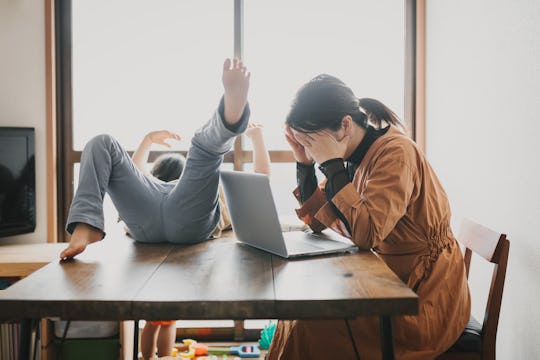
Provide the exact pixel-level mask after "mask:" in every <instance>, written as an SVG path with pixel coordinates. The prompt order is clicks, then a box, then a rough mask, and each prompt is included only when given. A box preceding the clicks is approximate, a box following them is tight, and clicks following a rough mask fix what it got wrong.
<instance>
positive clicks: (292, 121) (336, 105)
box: [286, 74, 405, 133]
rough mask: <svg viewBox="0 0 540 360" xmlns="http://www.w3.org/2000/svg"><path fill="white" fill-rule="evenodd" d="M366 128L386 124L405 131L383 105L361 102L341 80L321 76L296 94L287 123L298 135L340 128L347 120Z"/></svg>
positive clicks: (374, 101) (324, 75) (376, 101)
mask: <svg viewBox="0 0 540 360" xmlns="http://www.w3.org/2000/svg"><path fill="white" fill-rule="evenodd" d="M346 115H350V116H351V118H352V119H353V121H354V122H355V123H356V124H358V125H359V126H361V127H363V128H367V126H368V125H372V126H374V127H376V128H381V127H382V126H383V125H384V122H386V123H388V124H392V125H395V126H397V127H399V128H401V129H403V130H404V129H405V126H404V125H403V123H402V122H401V121H400V120H399V118H398V117H397V115H396V114H395V113H394V112H393V111H392V110H390V109H389V108H388V107H387V106H386V105H384V104H383V103H382V102H380V101H378V100H375V99H370V98H363V99H358V98H357V97H356V96H355V95H354V93H353V91H352V90H351V89H350V88H349V87H348V86H347V85H345V83H344V82H343V81H341V80H340V79H338V78H336V77H334V76H331V75H327V74H322V75H318V76H316V77H315V78H313V79H311V80H310V81H309V82H308V83H307V84H305V85H304V86H302V87H301V88H300V90H298V92H297V93H296V97H295V98H294V100H293V102H292V104H291V109H290V111H289V114H288V115H287V120H286V123H287V125H289V126H290V127H291V128H293V129H294V130H296V131H300V132H304V133H309V132H316V131H319V130H324V129H329V130H332V131H336V130H338V129H339V128H340V127H341V120H342V119H343V117H344V116H346Z"/></svg>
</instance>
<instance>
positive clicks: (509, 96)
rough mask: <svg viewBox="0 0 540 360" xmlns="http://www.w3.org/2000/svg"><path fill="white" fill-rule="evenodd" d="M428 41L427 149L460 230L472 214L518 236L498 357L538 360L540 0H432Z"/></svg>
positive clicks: (513, 242)
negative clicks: (463, 222)
mask: <svg viewBox="0 0 540 360" xmlns="http://www.w3.org/2000/svg"><path fill="white" fill-rule="evenodd" d="M426 45H427V58H426V64H427V89H426V90H427V99H426V100H427V120H426V122H427V144H426V152H427V155H428V158H429V159H430V161H431V163H432V165H433V166H434V167H435V169H436V170H437V171H438V174H439V176H440V178H441V180H442V182H443V184H444V185H445V186H446V190H447V192H448V195H449V197H450V200H451V202H452V209H453V213H454V220H453V224H454V227H455V230H456V232H457V230H458V228H459V223H460V220H461V218H462V217H464V216H466V217H470V218H473V219H475V220H477V221H479V222H481V223H484V224H485V225H487V226H489V227H492V228H493V229H495V230H498V231H501V232H506V233H507V234H508V238H509V239H510V259H509V264H508V273H507V278H506V287H505V290H504V296H503V304H502V310H501V319H500V323H499V336H498V339H497V345H498V346H497V351H498V358H499V359H538V358H540V343H539V342H538V339H540V326H539V325H538V323H539V322H540V306H539V304H540V276H539V274H540V159H539V158H540V141H539V139H538V136H539V133H540V119H539V117H540V1H538V0H512V1H510V0H506V1H503V0H476V1H470V0H453V1H441V0H431V1H428V2H427V44H426ZM473 270H475V269H473ZM479 271H480V273H481V276H477V277H475V278H473V279H472V286H471V287H472V288H475V289H476V288H477V287H478V285H479V282H480V281H484V282H485V281H486V280H487V279H488V277H489V276H490V273H489V272H488V271H487V268H485V267H483V268H479ZM486 290H487V289H486ZM475 295H476V294H474V293H473V296H475ZM477 299H478V298H477V297H476V296H475V300H474V303H473V312H474V313H475V315H476V316H479V317H480V318H482V316H483V315H482V314H483V312H482V310H481V305H483V304H481V303H480V302H479V301H478V300H477Z"/></svg>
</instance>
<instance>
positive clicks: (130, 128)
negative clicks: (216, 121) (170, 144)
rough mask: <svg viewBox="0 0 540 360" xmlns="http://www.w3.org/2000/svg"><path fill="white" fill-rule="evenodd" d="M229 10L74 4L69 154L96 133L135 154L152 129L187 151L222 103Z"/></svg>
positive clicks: (133, 2)
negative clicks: (169, 134) (173, 137)
mask: <svg viewBox="0 0 540 360" xmlns="http://www.w3.org/2000/svg"><path fill="white" fill-rule="evenodd" d="M233 11H234V8H233V1H232V0H230V1H222V0H182V1H178V0H160V1H157V2H156V1H143V0H117V1H106V0H93V1H82V0H73V14H72V15H73V132H74V134H73V135H74V138H73V140H74V148H75V150H80V149H82V147H83V146H84V144H85V143H86V142H87V141H88V140H89V139H90V138H91V137H92V136H94V135H97V134H101V133H109V134H111V135H113V136H115V137H116V138H117V139H119V141H120V142H121V143H122V144H123V145H124V146H126V147H127V148H128V149H135V147H136V146H137V145H138V143H139V141H140V140H141V138H142V137H143V136H144V134H146V133H147V132H148V131H151V130H157V129H168V130H171V131H175V132H178V133H179V134H180V135H182V136H183V140H182V141H181V142H180V143H179V144H175V146H174V148H175V149H183V150H185V149H187V148H188V144H189V139H190V138H191V135H192V133H193V132H194V130H195V129H197V128H198V127H199V126H200V125H202V124H203V123H204V122H205V121H206V120H207V119H208V118H209V117H210V116H211V114H212V112H213V111H214V109H215V108H216V107H217V104H218V102H219V99H220V97H221V94H222V91H223V90H222V85H221V64H222V61H223V60H224V59H225V58H226V57H231V56H232V52H233ZM158 148H159V147H156V149H158Z"/></svg>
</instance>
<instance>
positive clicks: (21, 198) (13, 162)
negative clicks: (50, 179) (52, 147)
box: [0, 127, 36, 237]
mask: <svg viewBox="0 0 540 360" xmlns="http://www.w3.org/2000/svg"><path fill="white" fill-rule="evenodd" d="M35 228H36V176H35V161H34V129H33V128H17V127H0V237H3V236H10V235H17V234H24V233H30V232H33V231H34V229H35Z"/></svg>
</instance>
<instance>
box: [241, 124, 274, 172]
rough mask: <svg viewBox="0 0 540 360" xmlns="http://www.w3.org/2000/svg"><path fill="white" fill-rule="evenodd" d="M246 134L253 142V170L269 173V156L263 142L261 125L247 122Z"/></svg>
mask: <svg viewBox="0 0 540 360" xmlns="http://www.w3.org/2000/svg"><path fill="white" fill-rule="evenodd" d="M246 136H247V137H248V138H249V139H250V140H251V143H252V144H253V168H254V170H255V172H256V173H259V174H266V175H270V156H269V155H268V151H267V150H266V146H265V144H264V137H263V133H262V127H261V125H259V124H254V123H249V125H248V128H247V130H246Z"/></svg>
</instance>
